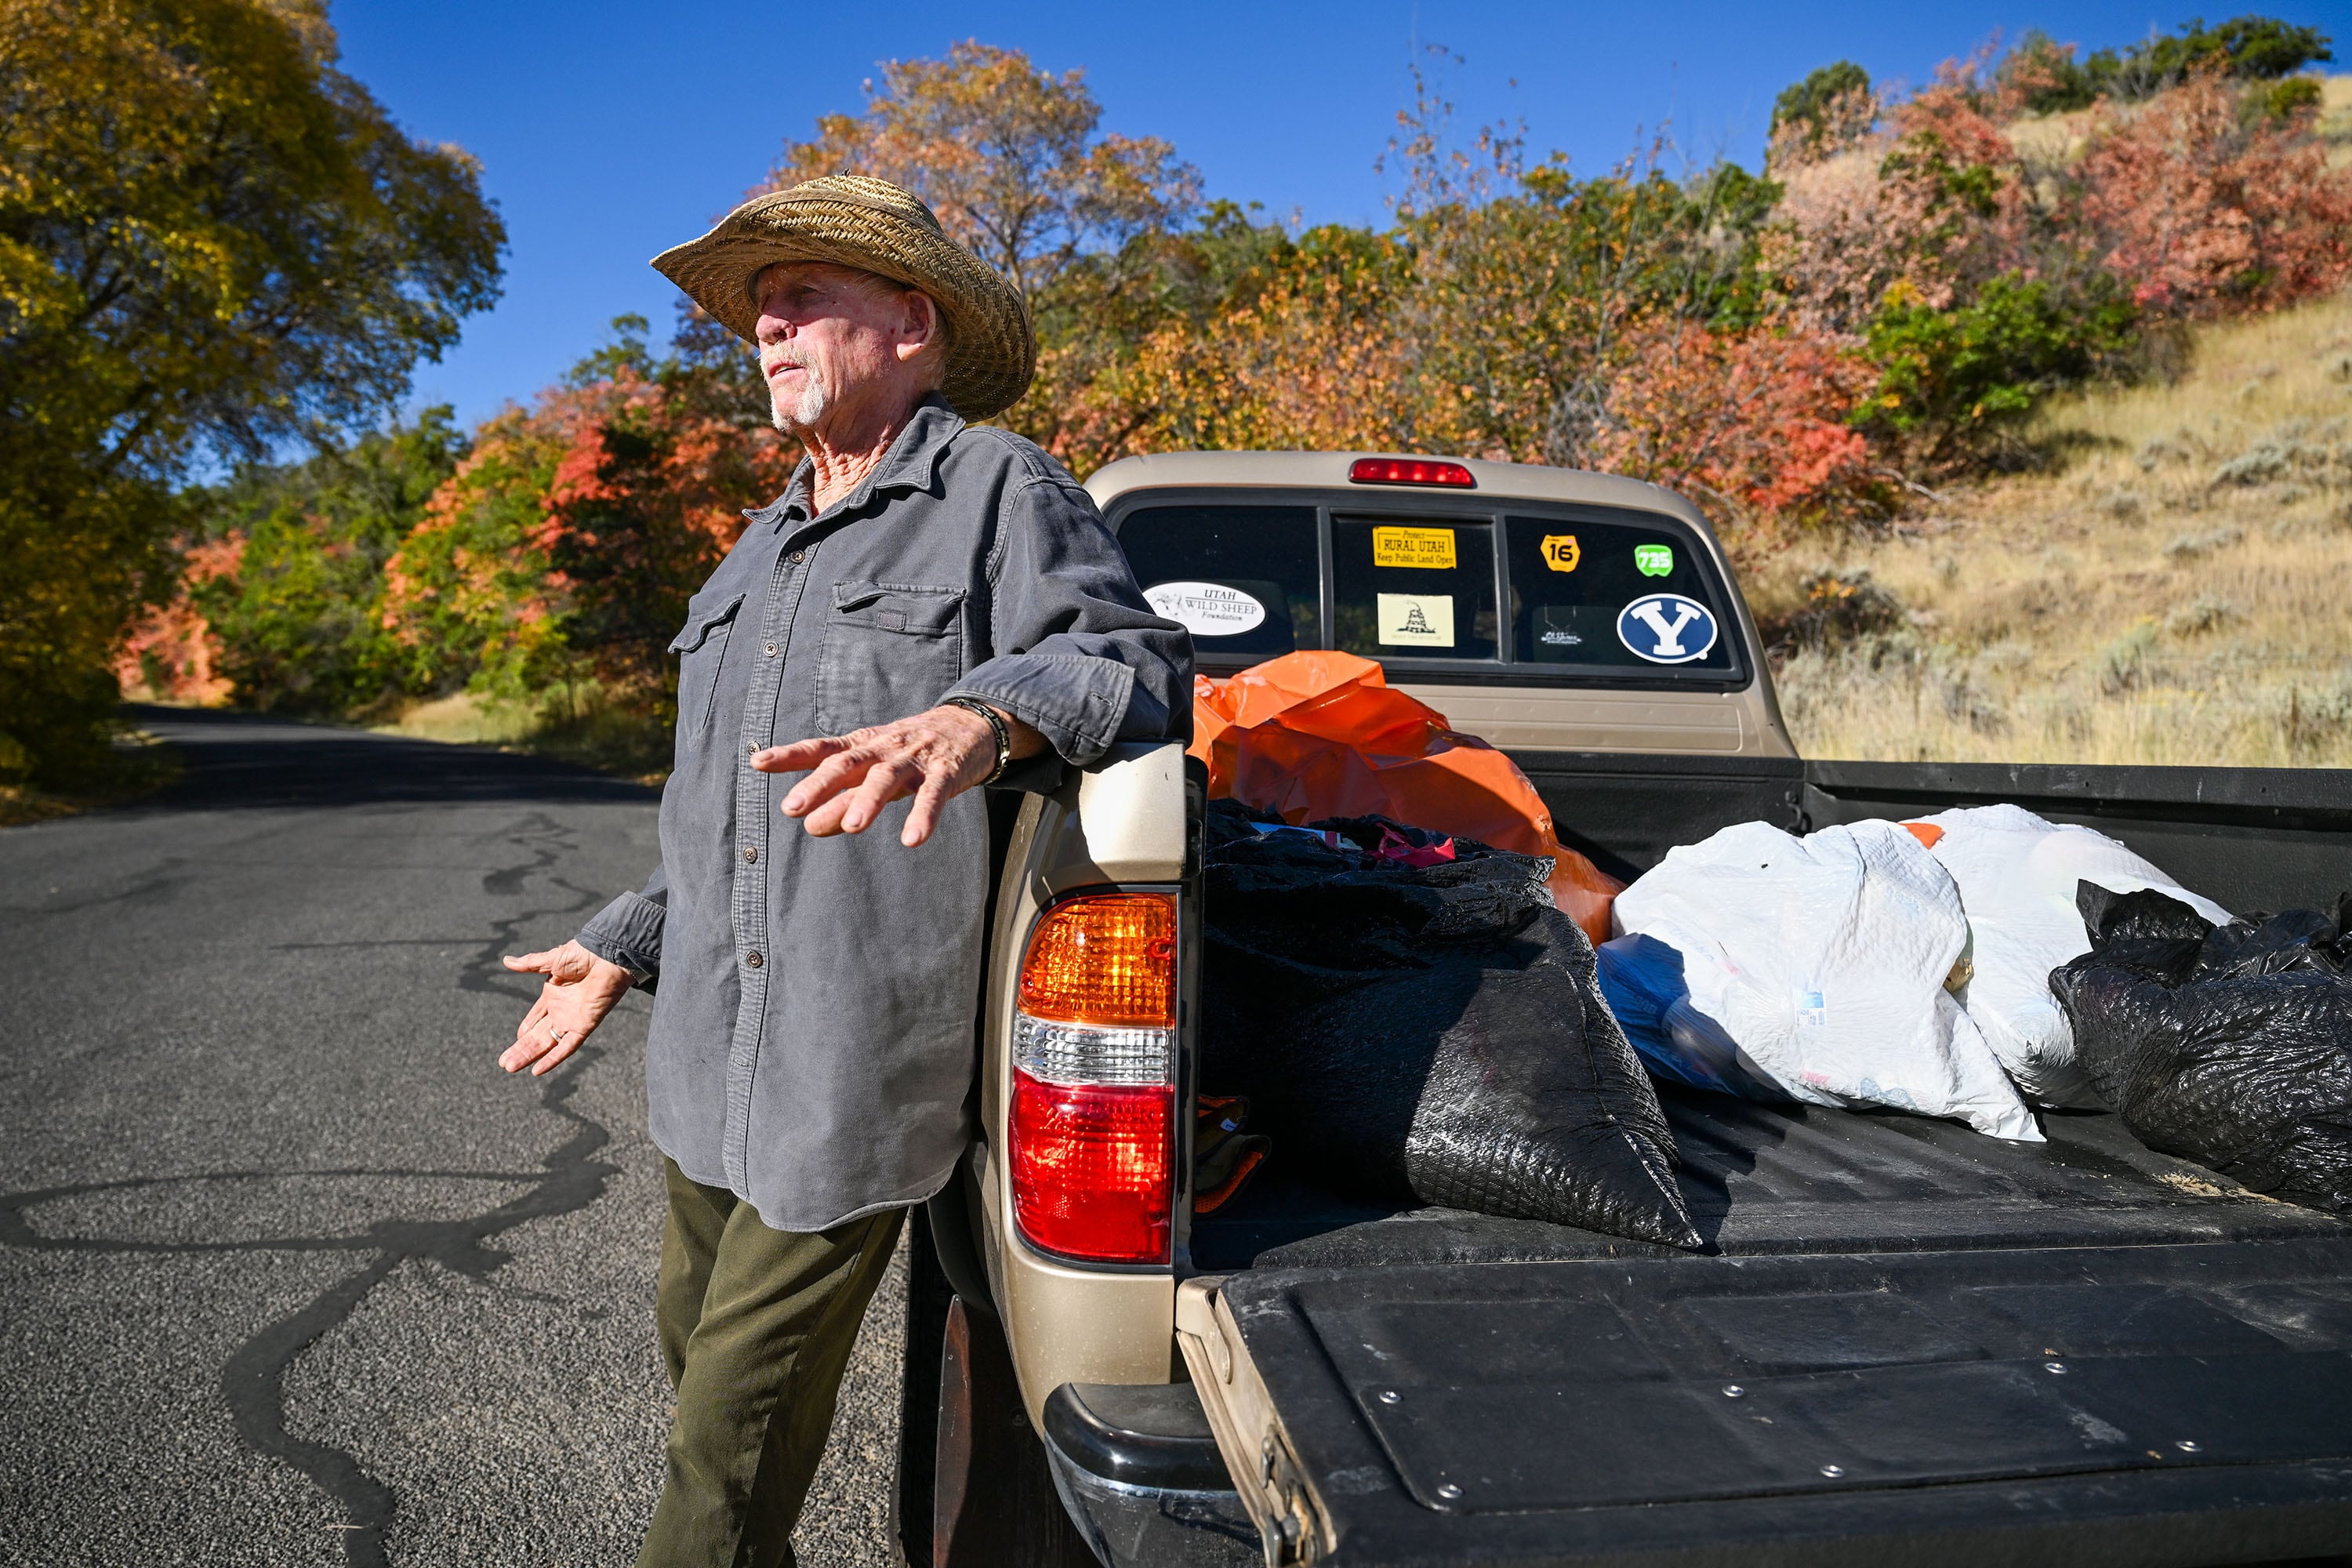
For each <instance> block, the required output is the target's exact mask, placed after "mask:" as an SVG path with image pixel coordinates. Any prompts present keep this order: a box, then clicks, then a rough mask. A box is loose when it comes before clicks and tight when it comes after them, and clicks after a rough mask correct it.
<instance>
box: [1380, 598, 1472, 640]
mask: <svg viewBox="0 0 2352 1568" xmlns="http://www.w3.org/2000/svg"><path fill="white" fill-rule="evenodd" d="M1374 597H1376V598H1378V599H1379V600H1380V622H1381V641H1382V642H1384V643H1388V644H1390V645H1391V646H1392V647H1453V646H1454V595H1451V594H1380V595H1374Z"/></svg>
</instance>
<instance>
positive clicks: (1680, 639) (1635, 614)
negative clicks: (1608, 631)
mask: <svg viewBox="0 0 2352 1568" xmlns="http://www.w3.org/2000/svg"><path fill="white" fill-rule="evenodd" d="M1617 640H1618V641H1619V642H1622V643H1623V644H1624V645H1625V646H1626V647H1628V648H1629V649H1631V650H1632V651H1633V657H1634V658H1645V659H1648V660H1649V661H1650V662H1651V663H1652V664H1688V663H1690V662H1691V661H1692V660H1693V659H1696V658H1706V656H1707V650H1708V649H1710V648H1712V647H1715V617H1714V616H1712V615H1710V614H1708V613H1707V608H1706V605H1702V604H1700V603H1699V602H1698V601H1697V600H1696V599H1685V598H1684V597H1683V596H1682V595H1680V594H1645V595H1643V596H1642V597H1640V598H1638V599H1636V600H1634V601H1633V603H1632V604H1630V605H1626V606H1625V607H1624V609H1622V610H1621V611H1620V612H1618V616H1617Z"/></svg>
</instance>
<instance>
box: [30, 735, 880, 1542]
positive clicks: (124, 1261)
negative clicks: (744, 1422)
mask: <svg viewBox="0 0 2352 1568" xmlns="http://www.w3.org/2000/svg"><path fill="white" fill-rule="evenodd" d="M151 727H152V729H154V730H155V731H158V732H159V733H161V734H163V735H164V736H165V737H166V738H167V739H170V740H171V741H173V742H175V743H177V744H178V745H179V746H180V747H181V749H182V753H183V755H184V757H185V759H186V761H187V764H188V771H187V776H186V778H185V780H184V783H183V784H181V785H180V786H179V787H178V788H176V789H175V790H173V792H172V793H171V794H169V795H166V796H164V797H163V798H162V799H160V800H159V801H156V802H153V803H151V804H148V805H142V806H140V807H136V808H133V809H130V810H124V811H116V812H109V813H103V814H99V815H95V816H84V817H79V818H71V819H67V820H64V821H58V822H51V823H45V824H41V825H39V826H31V827H23V828H16V829H11V830H8V831H5V832H0V956H5V973H6V974H7V976H8V977H9V981H10V992H11V994H10V995H9V997H8V999H7V1002H6V1004H5V1006H0V1354H5V1373H0V1379H5V1381H0V1563H5V1564H7V1565H9V1568H16V1565H18V1564H22V1565H26V1568H32V1565H39V1568H52V1565H67V1564H71V1565H76V1568H79V1565H84V1564H89V1565H96V1564H116V1563H121V1564H138V1565H140V1568H152V1565H156V1564H164V1563H202V1564H207V1565H211V1564H242V1563H269V1564H276V1563H289V1564H314V1563H315V1564H320V1565H321V1568H332V1565H339V1564H346V1563H348V1564H355V1565H357V1564H374V1563H392V1564H401V1565H407V1564H420V1565H421V1564H428V1563H430V1564H440V1563H448V1564H467V1565H468V1568H474V1565H479V1564H490V1563H495V1564H518V1565H521V1564H550V1565H562V1568H574V1565H587V1564H604V1563H622V1564H625V1563H628V1562H630V1561H631V1560H632V1559H633V1557H634V1555H635V1544H636V1538H637V1533H638V1531H640V1530H641V1529H642V1527H643V1524H644V1521H645V1520H646V1517H647V1515H648V1514H649V1512H650V1510H651V1509H652V1506H653V1497H654V1493H655V1490H656V1488H657V1486H658V1484H659V1479H660V1443H661V1434H662V1429H663V1425H664V1422H665V1421H666V1419H667V1398H668V1391H667V1387H666V1386H665V1385H664V1383H663V1380H662V1376H661V1369H660V1363H659V1362H658V1360H657V1358H656V1352H655V1348H654V1341H653V1328H652V1303H653V1280H654V1266H655V1259H656V1241H657V1237H658V1235H659V1229H660V1221H661V1211H660V1203H661V1196H660V1194H661V1181H660V1171H659V1166H658V1157H657V1155H656V1152H655V1151H654V1149H653V1146H652V1145H651V1144H650V1143H648V1142H646V1134H645V1096H644V1084H643V1076H642V1051H643V1048H644V1042H645V1013H646V1009H645V1005H644V1003H643V1001H642V999H639V998H635V997H632V998H630V999H629V1000H628V1001H627V1002H626V1003H625V1004H624V1005H623V1006H622V1008H621V1009H620V1011H619V1012H618V1013H617V1014H616V1015H615V1016H614V1019H613V1020H612V1021H611V1022H610V1023H608V1024H607V1025H606V1026H605V1027H604V1029H603V1030H602V1031H601V1032H600V1033H599V1034H598V1035H597V1037H596V1039H595V1042H594V1043H593V1046H592V1047H590V1049H589V1050H588V1051H587V1052H585V1053H583V1054H584V1055H585V1056H586V1057H588V1058H590V1059H587V1060H585V1061H582V1060H580V1059H579V1058H574V1062H573V1063H572V1064H568V1065H567V1066H565V1067H564V1068H562V1069H560V1070H558V1071H557V1072H556V1073H554V1074H552V1075H551V1076H550V1077H549V1078H548V1079H540V1080H536V1081H534V1080H531V1079H527V1078H526V1079H509V1078H507V1077H506V1076H505V1075H504V1074H501V1073H499V1071H498V1070H497V1068H496V1067H495V1065H494V1061H493V1058H495V1056H496V1054H497V1052H498V1049H499V1047H500V1046H502V1045H503V1044H505V1043H507V1042H508V1041H509V1040H511V1039H512V1037H513V1029H514V1023H515V1020H516V1019H517V1018H518V1017H519V1016H520V1009H521V1008H522V1007H523V1006H524V1005H526V1003H527V999H528V996H529V994H530V989H529V988H528V987H527V986H526V985H525V984H522V983H521V982H520V981H519V980H518V979H516V978H515V977H512V976H509V975H508V974H507V973H505V972H504V971H503V970H501V969H500V968H499V963H498V958H499V954H500V953H502V952H520V951H525V950H528V949H530V948H536V947H544V946H549V945H551V944H553V943H555V942H560V941H562V939H563V938H564V937H566V936H568V935H570V934H571V933H572V931H573V930H574V929H575V928H576V926H577V924H578V922H579V921H580V919H581V917H582V915H583V913H584V912H585V911H587V910H592V909H593V908H595V907H596V906H597V905H598V904H599V903H601V902H602V901H603V900H604V898H605V897H606V896H607V895H608V894H609V893H610V892H611V891H612V890H613V889H616V888H618V887H622V886H625V885H632V884H634V883H635V881H636V880H637V879H639V878H641V877H642V876H643V874H644V872H645V870H646V868H647V867H649V866H650V865H651V863H652V861H653V858H654V856H655V837H654V805H653V796H652V795H650V794H649V793H648V792H646V791H643V790H639V789H636V788H634V787H631V786H628V785H625V784H618V783H615V782H614V781H612V780H609V779H604V778H601V777H598V776H596V775H594V774H591V773H583V772H580V771H577V770H573V769H569V768H564V767H562V766H559V765H557V764H555V763H548V762H544V761H541V760H537V759H531V758H524V757H513V756H507V755H502V754H499V753H497V752H487V751H482V750H478V749H474V748H468V747H450V746H436V745H430V744H427V743H424V742H410V741H402V740H394V739H389V738H385V737H380V736H373V735H366V734H361V733H356V732H353V731H342V730H331V729H324V728H315V727H310V726H302V725H293V724H281V723H272V722H267V721H257V720H253V719H249V718H241V717H235V716H228V715H215V714H184V715H164V714H163V713H160V712H159V713H157V714H156V715H155V716H154V717H153V719H152V725H151ZM897 1287H898V1279H897V1271H896V1270H894V1272H893V1278H892V1280H891V1282H890V1284H889V1285H887V1286H886V1287H885V1289H884V1293H883V1295H882V1296H881V1297H880V1298H878V1299H877V1301H876V1303H875V1308H874V1312H873V1315H872V1316H871V1317H870V1318H869V1319H868V1321H867V1329H866V1337H865V1340H864V1342H862V1343H861V1345H860V1347H859V1352H858V1360H857V1363H856V1365H855V1367H854V1368H853V1371H852V1373H851V1385H850V1387H849V1388H848V1389H847V1390H846V1391H845V1408H844V1420H843V1422H842V1424H841V1425H840V1426H839V1427H837V1428H836V1430H835V1443H834V1449H833V1451H832V1452H831V1453H830V1454H829V1455H828V1457H827V1460H826V1466H825V1469H824V1474H822V1475H821V1476H820V1477H819V1479H818V1481H817V1487H816V1493H815V1496H814V1499H813V1500H812V1504H811V1509H810V1513H809V1516H808V1517H807V1518H806V1519H805V1520H804V1521H803V1524H802V1527H801V1531H800V1534H799V1536H798V1538H797V1542H796V1543H797V1544H798V1546H799V1548H800V1551H801V1554H802V1561H803V1563H807V1564H810V1565H811V1568H832V1565H835V1564H843V1565H847V1564H866V1563H875V1564H884V1563H895V1562H896V1561H897V1554H896V1552H895V1550H894V1549H893V1548H891V1547H890V1546H889V1545H887V1523H886V1521H887V1501H886V1499H887V1481H888V1478H889V1475H890V1463H891V1459H890V1456H891V1451H892V1447H893V1444H894V1443H895V1439H896V1432H895V1428H896V1422H897V1407H896V1400H897V1397H898V1395H897V1386H896V1385H897V1369H896V1356H897V1350H898V1336H899V1332H900V1328H901V1322H900V1319H901V1316H902V1308H901V1306H900V1300H901V1298H900V1295H899V1293H898V1289H897Z"/></svg>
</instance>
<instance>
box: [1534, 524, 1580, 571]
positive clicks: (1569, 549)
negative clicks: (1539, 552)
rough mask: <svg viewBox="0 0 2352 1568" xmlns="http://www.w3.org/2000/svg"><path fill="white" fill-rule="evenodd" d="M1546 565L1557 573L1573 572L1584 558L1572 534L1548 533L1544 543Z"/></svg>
mask: <svg viewBox="0 0 2352 1568" xmlns="http://www.w3.org/2000/svg"><path fill="white" fill-rule="evenodd" d="M1543 559H1544V564H1545V565H1547V566H1549V567H1550V568H1551V569H1552V570H1553V571H1555V572H1573V571H1575V570H1576V563H1578V562H1579V561H1580V560H1582V559H1583V556H1582V555H1581V554H1580V552H1578V550H1577V548H1576V535H1574V534H1572V533H1547V534H1545V535H1544V542H1543Z"/></svg>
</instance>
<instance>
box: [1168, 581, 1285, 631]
mask: <svg viewBox="0 0 2352 1568" xmlns="http://www.w3.org/2000/svg"><path fill="white" fill-rule="evenodd" d="M1143 602H1144V603H1145V604H1147V605H1150V606H1151V611H1152V614H1154V615H1157V616H1165V617H1166V618H1168V619H1169V620H1171V621H1174V622H1175V623H1176V624H1177V625H1178V626H1182V627H1183V628H1184V629H1185V630H1186V631H1188V632H1191V633H1192V635H1193V636H1194V637H1239V636H1241V635H1242V633H1244V632H1248V631H1255V630H1256V629H1257V628H1258V627H1260V626H1264V625H1265V605H1262V604H1260V603H1258V601H1257V600H1255V599H1254V598H1252V597H1251V596H1250V595H1247V594H1244V593H1243V592H1242V591H1241V590H1240V589H1239V588H1228V587H1226V586H1225V585H1224V584H1223V583H1155V584H1152V585H1151V586H1150V587H1149V588H1146V589H1145V590H1144V591H1143Z"/></svg>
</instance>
